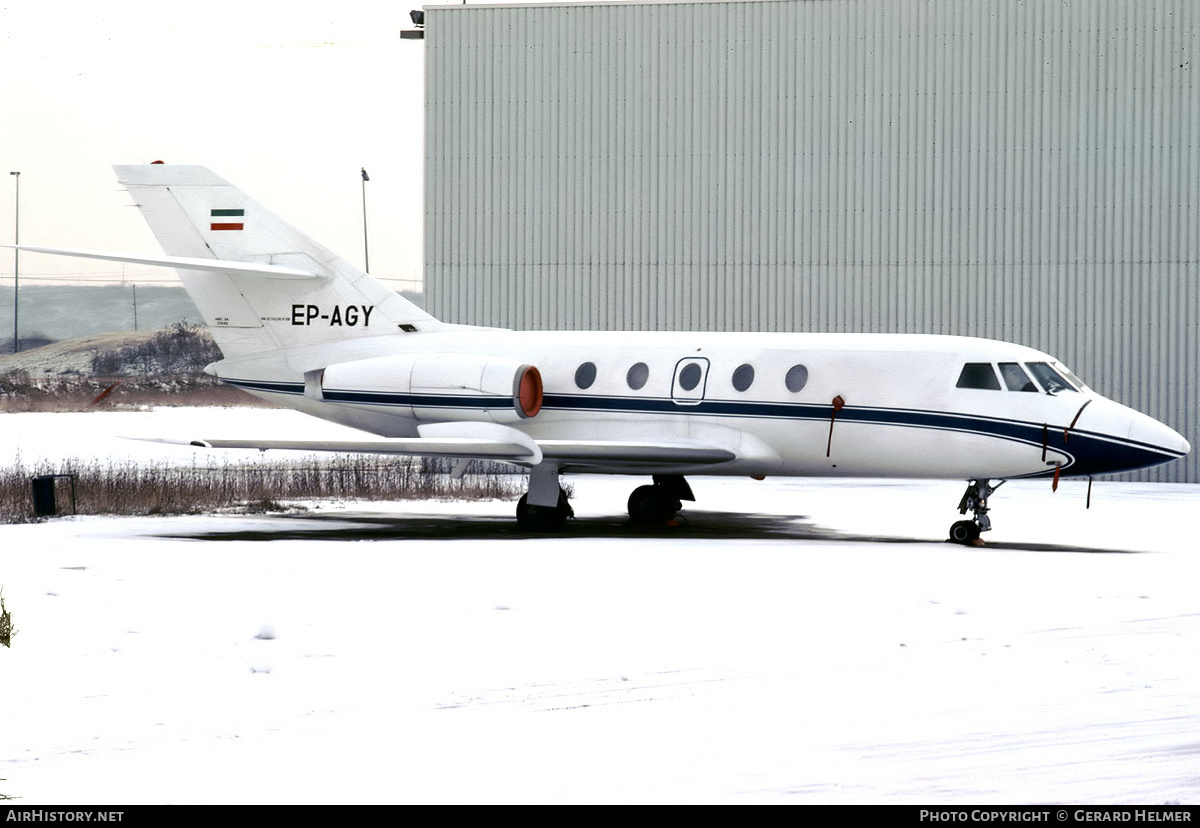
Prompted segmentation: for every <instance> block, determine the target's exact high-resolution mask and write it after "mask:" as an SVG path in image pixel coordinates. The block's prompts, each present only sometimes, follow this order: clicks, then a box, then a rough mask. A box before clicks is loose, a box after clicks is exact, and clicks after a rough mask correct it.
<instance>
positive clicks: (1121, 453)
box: [225, 379, 1182, 476]
mask: <svg viewBox="0 0 1200 828" xmlns="http://www.w3.org/2000/svg"><path fill="white" fill-rule="evenodd" d="M225 382H227V383H229V384H231V385H235V386H237V387H240V388H245V389H247V390H255V391H267V392H273V393H282V394H301V395H302V394H303V393H304V385H303V384H300V383H287V382H271V381H264V380H241V379H237V380H235V379H226V380H225ZM322 396H323V398H324V400H325V401H326V402H333V403H345V404H352V405H371V406H383V407H400V408H424V409H431V408H437V409H445V410H463V411H466V410H469V411H484V410H487V409H505V408H511V407H512V405H513V401H512V398H511V397H502V396H498V395H480V394H475V395H451V394H413V393H401V392H383V391H355V390H350V389H328V388H327V389H324V391H323V392H322ZM542 410H543V411H576V412H582V411H588V412H594V413H605V414H656V415H664V416H705V417H720V418H754V419H772V420H791V421H797V420H804V421H821V422H827V421H829V419H830V417H831V415H832V413H833V409H832V406H831V405H830V404H828V403H824V404H813V403H786V402H770V401H765V400H753V401H739V400H707V399H706V400H699V401H692V400H686V401H682V402H681V401H678V400H674V399H672V398H670V397H624V396H603V395H583V394H546V395H545V397H544V399H543V402H542ZM837 421H838V422H840V423H848V422H854V423H861V424H864V425H881V426H889V427H897V428H921V429H932V430H935V431H946V432H956V433H964V434H976V435H980V436H984V437H991V438H995V439H1001V440H1009V441H1012V442H1018V443H1023V444H1025V445H1029V446H1035V447H1037V448H1041V447H1043V446H1045V448H1046V449H1048V450H1051V451H1055V452H1058V453H1060V454H1064V455H1066V456H1067V458H1068V459H1067V462H1066V463H1064V465H1063V466H1062V469H1061V471H1063V472H1066V471H1067V470H1068V469H1070V474H1072V475H1088V474H1103V473H1106V472H1111V471H1115V470H1129V469H1136V468H1144V467H1146V466H1152V465H1155V464H1158V463H1162V462H1165V461H1167V460H1173V459H1176V458H1178V457H1181V456H1182V455H1181V454H1178V453H1176V452H1170V451H1167V450H1165V449H1163V448H1162V447H1160V446H1155V445H1152V444H1149V443H1142V442H1138V441H1136V440H1129V439H1122V438H1117V437H1114V436H1112V435H1107V434H1101V433H1099V432H1091V431H1086V430H1081V429H1080V430H1072V431H1071V432H1070V438H1069V440H1070V445H1069V446H1068V441H1067V440H1065V439H1064V436H1063V427H1062V426H1051V425H1047V424H1043V423H1033V422H1028V421H1021V420H1010V419H1004V418H1000V417H988V416H983V415H976V414H960V413H952V412H946V411H932V410H922V409H908V408H883V407H872V406H849V405H848V406H846V407H844V408H842V409H841V411H839V412H838V415H837ZM1053 472H1054V470H1053V469H1052V468H1051V469H1048V470H1047V471H1045V472H1037V473H1035V474H1033V475H1031V476H1038V475H1041V474H1046V475H1049V474H1053Z"/></svg>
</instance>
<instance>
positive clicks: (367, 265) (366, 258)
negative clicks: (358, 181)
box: [362, 167, 371, 273]
mask: <svg viewBox="0 0 1200 828" xmlns="http://www.w3.org/2000/svg"><path fill="white" fill-rule="evenodd" d="M370 180H371V177H370V176H369V175H367V168H366V167H363V168H362V194H363V270H364V271H366V272H367V273H370V272H371V255H370V252H369V248H368V246H367V182H368V181H370Z"/></svg>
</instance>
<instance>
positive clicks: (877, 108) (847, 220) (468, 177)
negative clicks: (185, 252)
mask: <svg viewBox="0 0 1200 828" xmlns="http://www.w3.org/2000/svg"><path fill="white" fill-rule="evenodd" d="M425 49H426V208H425V209H426V217H425V257H426V274H425V275H426V296H427V303H428V306H429V308H430V310H431V311H432V312H433V313H435V314H436V315H438V316H439V317H441V318H444V319H447V320H450V321H456V322H464V323H472V324H482V325H499V326H506V327H519V328H559V329H580V328H609V329H626V330H645V329H659V330H661V329H700V330H707V329H712V330H768V331H779V330H797V331H881V332H901V333H946V334H965V335H971V336H983V337H993V338H996V339H1004V340H1009V341H1014V342H1020V343H1022V344H1026V345H1030V346H1033V347H1035V348H1040V349H1042V350H1045V351H1048V352H1050V353H1052V354H1054V355H1056V356H1058V357H1059V358H1060V359H1062V360H1063V361H1064V362H1065V363H1066V364H1067V365H1069V366H1070V367H1071V368H1072V369H1074V371H1075V373H1077V374H1078V375H1080V376H1081V377H1083V378H1084V380H1085V381H1088V382H1089V383H1090V384H1092V385H1093V386H1094V387H1095V388H1096V389H1097V390H1098V391H1100V392H1101V393H1103V394H1105V395H1107V396H1110V397H1112V398H1114V399H1116V400H1119V401H1121V402H1124V403H1126V404H1127V405H1131V406H1133V407H1134V408H1137V409H1139V410H1141V411H1145V412H1146V413H1149V414H1151V415H1152V416H1154V417H1157V418H1158V419H1160V420H1163V421H1164V422H1166V423H1167V424H1169V425H1171V426H1173V427H1174V428H1176V429H1177V430H1179V431H1181V432H1182V433H1183V434H1184V435H1185V436H1187V437H1188V439H1189V440H1190V441H1191V442H1192V444H1193V446H1195V447H1197V448H1196V450H1194V451H1193V453H1192V454H1191V455H1190V456H1189V457H1188V458H1187V460H1185V461H1180V462H1177V463H1174V464H1171V465H1170V466H1167V467H1162V468H1160V469H1157V470H1152V471H1150V472H1147V473H1143V474H1142V475H1141V477H1142V478H1143V479H1155V480H1187V481H1192V482H1200V423H1198V413H1200V412H1198V410H1197V409H1198V405H1197V394H1198V393H1200V3H1196V2H1195V0H733V1H732V2H730V1H729V0H701V1H700V2H672V1H671V0H667V1H665V2H655V1H654V0H650V1H649V2H643V1H642V0H632V2H615V3H607V2H596V3H554V4H544V5H543V4H538V5H478V6H472V5H463V6H459V5H446V6H429V7H426V9H425Z"/></svg>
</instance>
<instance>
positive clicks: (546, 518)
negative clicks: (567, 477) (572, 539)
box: [517, 489, 575, 532]
mask: <svg viewBox="0 0 1200 828" xmlns="http://www.w3.org/2000/svg"><path fill="white" fill-rule="evenodd" d="M574 514H575V512H574V510H573V509H572V508H571V505H570V504H569V503H568V502H567V493H566V492H564V491H562V490H561V489H559V493H558V505H557V506H531V505H529V495H527V494H523V495H521V499H520V500H518V501H517V525H518V526H520V527H521V528H522V529H525V530H527V531H531V532H552V531H554V530H555V529H561V528H562V527H563V524H565V523H566V522H567V518H568V517H572V516H573V515H574Z"/></svg>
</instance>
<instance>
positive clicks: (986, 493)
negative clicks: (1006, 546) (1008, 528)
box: [950, 480, 1005, 545]
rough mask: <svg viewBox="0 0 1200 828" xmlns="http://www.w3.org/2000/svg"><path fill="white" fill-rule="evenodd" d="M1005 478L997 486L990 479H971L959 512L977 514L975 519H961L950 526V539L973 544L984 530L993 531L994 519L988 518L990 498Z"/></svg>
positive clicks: (960, 502)
mask: <svg viewBox="0 0 1200 828" xmlns="http://www.w3.org/2000/svg"><path fill="white" fill-rule="evenodd" d="M1004 482H1005V481H1003V480H1001V481H1000V482H999V483H997V484H996V485H995V486H993V485H991V481H990V480H971V481H969V482H968V483H967V490H966V492H964V493H963V496H962V500H960V501H959V502H958V513H959V514H960V515H965V514H966V513H967V511H968V510H970V511H971V512H973V513H974V514H975V518H974V519H973V520H960V521H959V522H958V523H955V524H954V525H953V526H951V527H950V540H952V541H953V542H954V543H961V544H967V545H969V544H973V543H975V541H977V540H979V535H980V533H982V532H988V531H991V528H992V521H991V520H990V519H989V518H988V516H987V513H988V505H987V502H988V498H989V497H991V495H992V492H994V491H996V489H999V488H1000V487H1001V486H1003V485H1004Z"/></svg>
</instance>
